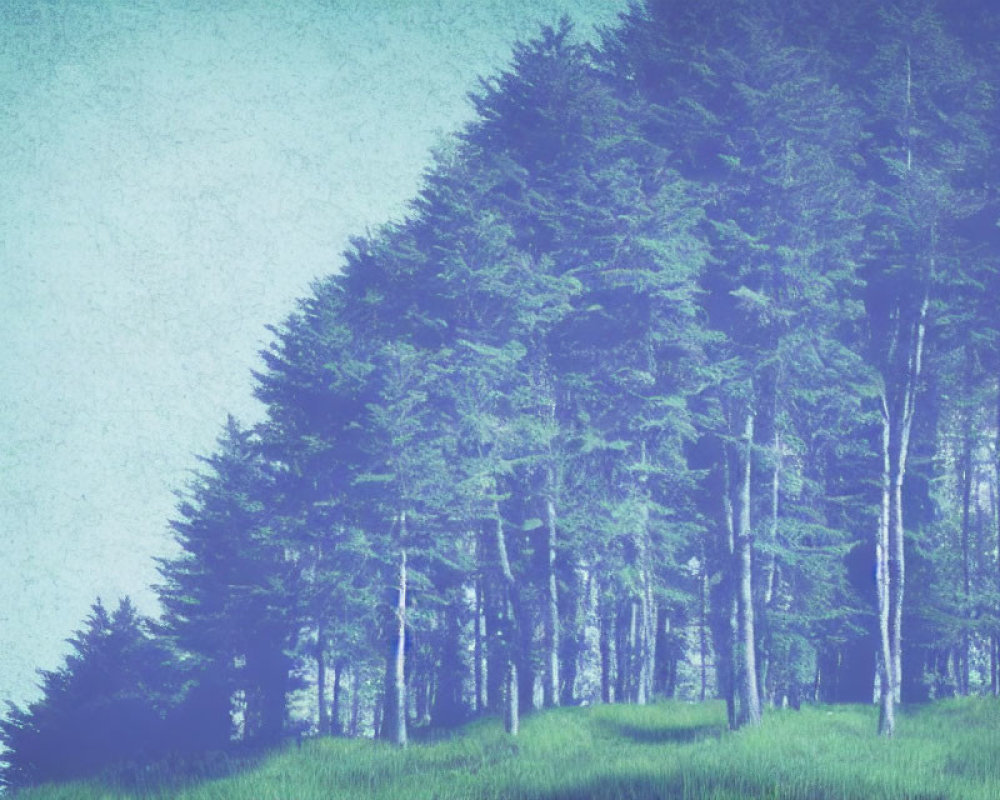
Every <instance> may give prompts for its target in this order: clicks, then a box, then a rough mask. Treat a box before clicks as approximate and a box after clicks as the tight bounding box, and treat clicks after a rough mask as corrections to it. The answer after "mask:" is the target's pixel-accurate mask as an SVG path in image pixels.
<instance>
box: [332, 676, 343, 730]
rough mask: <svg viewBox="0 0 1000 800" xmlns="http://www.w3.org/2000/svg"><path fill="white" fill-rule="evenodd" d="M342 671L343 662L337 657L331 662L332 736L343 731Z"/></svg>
mask: <svg viewBox="0 0 1000 800" xmlns="http://www.w3.org/2000/svg"><path fill="white" fill-rule="evenodd" d="M343 673H344V662H343V660H342V659H339V658H338V659H337V660H336V661H334V662H333V705H332V706H331V707H330V730H329V733H330V734H331V735H333V736H340V735H342V734H343V732H344V727H343V725H341V724H340V679H341V677H342V676H343Z"/></svg>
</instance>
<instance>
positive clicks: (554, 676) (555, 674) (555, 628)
mask: <svg viewBox="0 0 1000 800" xmlns="http://www.w3.org/2000/svg"><path fill="white" fill-rule="evenodd" d="M552 483H553V480H552V476H551V474H550V476H549V484H550V488H551V485H552ZM545 513H546V516H547V522H548V542H547V545H548V597H547V601H548V602H547V607H546V616H545V622H546V638H547V639H548V651H549V652H548V664H547V667H548V674H547V675H546V678H547V681H546V684H545V692H544V695H545V705H546V706H557V705H559V594H558V585H557V582H556V506H555V502H553V500H552V498H551V497H549V498H547V499H546V501H545Z"/></svg>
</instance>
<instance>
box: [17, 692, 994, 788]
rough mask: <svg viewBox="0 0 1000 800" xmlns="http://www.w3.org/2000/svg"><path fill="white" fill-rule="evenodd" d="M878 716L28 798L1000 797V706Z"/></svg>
mask: <svg viewBox="0 0 1000 800" xmlns="http://www.w3.org/2000/svg"><path fill="white" fill-rule="evenodd" d="M875 714H876V712H875V709H874V708H868V707H861V706H820V707H806V708H803V709H802V710H801V711H800V712H795V711H771V712H770V713H768V714H767V715H766V717H765V721H764V724H763V725H762V726H761V727H760V728H759V729H756V730H744V731H740V732H738V733H729V732H727V731H726V730H725V725H724V719H723V717H724V714H723V708H722V706H721V705H720V704H717V703H710V704H703V705H688V704H683V703H661V704H657V705H654V706H647V707H636V706H601V707H594V708H573V709H558V710H554V711H547V712H542V713H537V714H533V715H531V716H529V717H528V718H526V719H525V720H524V723H523V730H522V735H521V736H520V737H518V738H517V739H516V740H514V739H511V738H509V737H507V736H505V735H504V733H503V731H502V730H501V728H500V725H499V723H498V722H497V721H496V720H482V721H479V722H475V723H473V724H471V725H469V726H467V727H466V728H464V729H462V730H461V731H460V732H458V733H457V734H456V735H454V736H453V737H451V738H448V739H447V740H444V741H439V742H435V743H428V744H420V743H418V744H413V745H411V746H410V747H409V748H408V749H406V750H398V749H395V748H393V747H391V746H389V745H385V744H381V743H376V742H371V741H349V740H338V739H322V740H310V741H306V742H305V743H303V745H302V747H301V748H296V747H295V746H294V745H292V746H290V747H288V748H286V749H284V750H281V751H279V752H275V753H272V754H270V755H268V756H266V757H264V758H263V759H261V760H260V761H259V762H257V763H255V764H252V765H251V766H248V767H246V768H245V769H243V770H242V771H239V772H235V773H233V774H231V775H229V776H228V777H224V778H217V779H211V780H204V781H202V782H199V783H192V784H189V785H187V786H186V787H181V786H176V785H175V786H170V787H168V786H164V785H162V784H161V785H159V786H157V785H155V783H154V782H153V778H154V775H152V774H151V775H150V776H149V778H148V781H147V780H146V779H143V778H142V777H141V774H139V775H137V774H132V775H131V776H130V778H129V780H130V782H131V783H132V786H133V787H134V788H133V789H132V791H124V790H123V789H122V788H120V787H121V786H122V785H124V784H119V786H118V788H112V787H113V786H114V779H107V778H106V779H105V780H104V781H103V782H88V783H74V784H65V785H58V786H49V787H41V788H38V789H34V790H31V791H27V792H24V793H23V794H20V795H18V798H23V800H98V798H100V799H101V800H111V799H112V798H114V800H119V798H137V797H144V798H164V799H165V798H179V799H180V800H210V799H213V800H214V799H218V800H222V799H223V798H225V800H230V798H232V799H234V800H235V799H237V798H239V800H320V799H321V798H322V800H335V799H336V798H344V799H345V800H347V798H350V799H351V800H357V798H402V799H403V800H423V799H424V798H426V800H431V799H432V798H433V799H435V800H447V799H449V798H455V799H456V800H458V799H459V798H461V800H470V799H472V798H497V799H498V800H500V799H501V798H502V799H503V800H508V799H510V800H513V799H514V798H523V799H524V800H575V799H577V798H608V799H609V800H622V798H632V799H633V800H647V799H651V798H715V800H724V799H725V800H729V799H730V798H747V797H753V798H796V799H797V800H822V799H823V798H831V799H832V798H837V799H838V800H840V798H857V800H876V799H877V798H885V799H886V800H889V798H892V800H899V799H900V798H911V799H915V798H921V800H931V798H991V799H996V798H1000V702H998V701H996V700H993V699H981V698H980V699H966V700H955V701H944V702H939V703H936V704H934V705H931V706H926V707H921V708H917V709H907V710H904V711H903V712H902V714H901V716H900V719H899V720H898V734H897V737H896V738H895V739H894V740H893V741H885V740H881V739H879V738H877V737H876V736H875V723H876V717H875ZM123 779H124V778H123V777H122V776H119V780H123ZM144 783H145V784H146V785H145V786H143V785H142V784H144Z"/></svg>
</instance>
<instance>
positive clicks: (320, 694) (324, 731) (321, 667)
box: [316, 621, 330, 736]
mask: <svg viewBox="0 0 1000 800" xmlns="http://www.w3.org/2000/svg"><path fill="white" fill-rule="evenodd" d="M316 706H317V709H318V711H319V735H320V736H326V735H328V734H329V733H330V718H329V715H328V709H327V707H326V629H325V628H324V626H323V622H322V621H320V622H319V623H318V624H317V628H316Z"/></svg>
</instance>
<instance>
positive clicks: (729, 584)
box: [710, 447, 737, 730]
mask: <svg viewBox="0 0 1000 800" xmlns="http://www.w3.org/2000/svg"><path fill="white" fill-rule="evenodd" d="M720 471H721V475H720V498H721V503H722V536H721V539H722V541H721V543H720V544H721V549H722V553H721V556H722V557H721V559H720V561H721V575H720V579H719V581H718V583H717V584H716V586H715V591H714V592H712V595H711V603H710V607H711V609H712V614H713V618H714V621H715V623H714V624H713V626H712V638H713V641H714V644H715V675H716V685H717V687H718V692H719V696H720V697H721V698H722V699H723V700H725V702H726V718H727V719H728V722H729V728H730V730H736V727H737V720H736V667H735V656H736V627H737V622H736V618H737V613H736V612H737V609H736V585H735V584H736V575H735V567H736V541H735V536H736V528H735V524H736V523H735V518H734V516H733V503H732V496H731V491H732V487H731V485H730V466H729V451H728V448H727V447H724V448H723V453H722V459H721V464H720Z"/></svg>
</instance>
